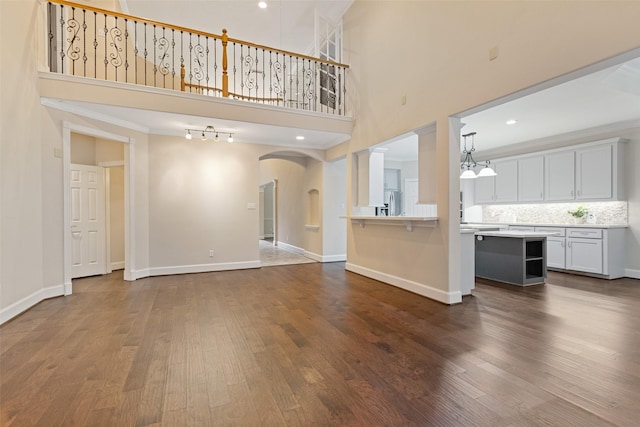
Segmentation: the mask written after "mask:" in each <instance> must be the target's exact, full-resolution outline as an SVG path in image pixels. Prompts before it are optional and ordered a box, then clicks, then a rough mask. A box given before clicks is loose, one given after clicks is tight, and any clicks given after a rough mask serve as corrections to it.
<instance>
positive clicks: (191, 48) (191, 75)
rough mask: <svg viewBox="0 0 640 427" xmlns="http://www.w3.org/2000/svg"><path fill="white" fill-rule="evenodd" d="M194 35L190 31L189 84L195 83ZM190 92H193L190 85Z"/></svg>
mask: <svg viewBox="0 0 640 427" xmlns="http://www.w3.org/2000/svg"><path fill="white" fill-rule="evenodd" d="M192 36H193V34H191V33H189V84H192V83H193V73H192V70H193V68H192V67H193V65H192V64H193V62H192V59H193V42H192V40H191V37H192ZM189 92H191V86H190V87H189Z"/></svg>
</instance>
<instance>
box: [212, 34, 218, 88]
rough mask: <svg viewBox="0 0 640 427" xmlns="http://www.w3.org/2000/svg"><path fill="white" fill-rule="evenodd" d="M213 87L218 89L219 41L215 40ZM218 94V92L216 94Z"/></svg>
mask: <svg viewBox="0 0 640 427" xmlns="http://www.w3.org/2000/svg"><path fill="white" fill-rule="evenodd" d="M213 87H218V40H217V39H213ZM215 93H218V92H215Z"/></svg>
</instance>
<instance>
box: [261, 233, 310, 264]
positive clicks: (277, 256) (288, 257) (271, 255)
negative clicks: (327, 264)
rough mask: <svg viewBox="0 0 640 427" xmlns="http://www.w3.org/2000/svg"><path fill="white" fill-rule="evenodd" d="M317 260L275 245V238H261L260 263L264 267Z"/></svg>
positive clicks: (307, 262)
mask: <svg viewBox="0 0 640 427" xmlns="http://www.w3.org/2000/svg"><path fill="white" fill-rule="evenodd" d="M314 262H317V261H315V260H313V259H311V258H307V257H305V256H303V255H300V254H297V253H295V252H292V251H289V250H287V249H283V248H281V247H278V246H273V239H264V240H260V263H261V264H262V267H273V266H275V265H291V264H309V263H314Z"/></svg>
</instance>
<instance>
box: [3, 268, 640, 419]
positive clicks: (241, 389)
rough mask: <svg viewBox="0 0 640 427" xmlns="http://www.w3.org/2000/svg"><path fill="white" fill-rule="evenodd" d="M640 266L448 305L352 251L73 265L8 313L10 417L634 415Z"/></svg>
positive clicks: (639, 364)
mask: <svg viewBox="0 0 640 427" xmlns="http://www.w3.org/2000/svg"><path fill="white" fill-rule="evenodd" d="M639 303H640V281H638V280H632V279H621V280H614V281H604V280H597V279H591V278H586V277H581V276H573V275H567V274H561V273H550V274H549V277H548V280H547V284H546V285H541V286H535V287H528V288H519V287H514V286H506V285H498V284H491V283H488V282H482V283H478V286H477V287H476V289H475V290H474V296H471V297H465V298H464V301H463V303H462V304H459V305H456V306H445V305H442V304H439V303H437V302H434V301H431V300H428V299H425V298H422V297H419V296H416V295H413V294H411V293H409V292H405V291H403V290H400V289H397V288H394V287H392V286H388V285H385V284H382V283H380V282H376V281H374V280H370V279H367V278H364V277H361V276H358V275H355V274H351V273H348V272H345V271H344V265H343V264H342V263H334V264H319V263H318V264H303V265H293V266H285V267H271V268H264V269H258V270H246V271H230V272H220V273H209V274H192V275H182V276H166V277H157V278H150V279H143V280H138V281H136V282H124V281H123V280H122V276H121V273H115V274H112V275H110V276H104V277H93V278H87V279H82V280H75V281H74V294H73V295H71V296H69V297H63V298H55V299H51V300H48V301H44V302H42V303H41V304H39V305H37V306H36V307H34V308H33V309H31V310H29V311H28V312H26V313H24V314H22V315H21V316H19V317H17V318H15V319H14V320H12V321H10V322H8V323H6V324H5V325H3V326H2V327H0V352H1V355H0V387H1V388H0V405H1V418H0V424H2V425H12V426H31V425H43V426H58V425H65V426H82V425H88V426H134V425H137V426H147V425H158V426H159V425H162V426H225V425H236V426H285V425H286V426H347V425H348V426H404V425H418V426H539V425H545V426H547V425H557V426H580V427H584V426H608V425H618V426H637V425H639V424H640V409H639V404H640V304H639Z"/></svg>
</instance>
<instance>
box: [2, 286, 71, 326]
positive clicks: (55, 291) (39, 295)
mask: <svg viewBox="0 0 640 427" xmlns="http://www.w3.org/2000/svg"><path fill="white" fill-rule="evenodd" d="M64 292H65V286H64V285H58V286H51V287H48V288H44V289H40V290H39V291H37V292H34V293H32V294H31V295H29V296H27V297H24V298H22V299H21V300H20V301H16V302H14V303H13V304H11V305H10V306H8V307H5V308H3V309H2V310H0V325H2V324H3V323H4V322H6V321H8V320H11V319H13V318H14V317H16V316H17V315H18V314H20V313H22V312H24V311H26V310H28V309H30V308H31V307H33V306H34V305H36V304H38V303H39V302H41V301H44V300H46V299H49V298H54V297H60V296H63V295H64Z"/></svg>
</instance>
